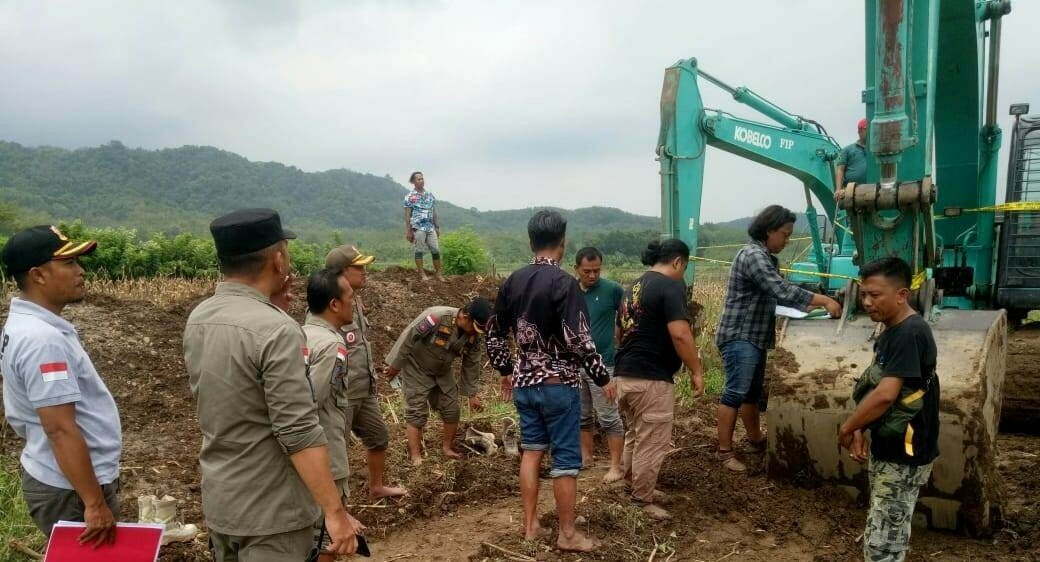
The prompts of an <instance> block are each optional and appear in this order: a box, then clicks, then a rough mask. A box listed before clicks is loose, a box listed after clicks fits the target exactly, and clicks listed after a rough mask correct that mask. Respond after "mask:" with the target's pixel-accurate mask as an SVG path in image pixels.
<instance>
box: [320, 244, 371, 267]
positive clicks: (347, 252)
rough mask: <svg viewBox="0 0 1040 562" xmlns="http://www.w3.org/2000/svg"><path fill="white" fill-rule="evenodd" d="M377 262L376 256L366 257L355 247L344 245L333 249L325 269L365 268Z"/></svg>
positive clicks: (326, 261)
mask: <svg viewBox="0 0 1040 562" xmlns="http://www.w3.org/2000/svg"><path fill="white" fill-rule="evenodd" d="M374 261H376V257H375V256H366V255H365V254H363V253H361V250H358V249H357V247H355V246H350V245H343V246H337V247H335V248H333V249H332V250H331V251H330V252H329V253H328V255H326V256H325V267H332V268H336V269H343V268H345V267H350V266H352V265H353V266H365V265H368V264H370V263H372V262H374Z"/></svg>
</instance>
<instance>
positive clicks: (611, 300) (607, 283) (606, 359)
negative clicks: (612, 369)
mask: <svg viewBox="0 0 1040 562" xmlns="http://www.w3.org/2000/svg"><path fill="white" fill-rule="evenodd" d="M582 292H583V293H584V294H585V305H586V306H588V307H589V326H590V328H591V330H592V340H593V341H595V342H596V351H598V352H599V354H600V355H602V356H603V364H604V365H607V366H611V365H613V364H614V325H615V321H616V320H617V311H618V309H619V308H621V299H622V298H624V296H625V290H624V289H622V288H621V285H618V284H617V283H615V282H613V281H611V280H609V279H600V280H599V282H597V283H596V284H595V285H593V286H592V287H590V288H589V289H588V290H587V291H582Z"/></svg>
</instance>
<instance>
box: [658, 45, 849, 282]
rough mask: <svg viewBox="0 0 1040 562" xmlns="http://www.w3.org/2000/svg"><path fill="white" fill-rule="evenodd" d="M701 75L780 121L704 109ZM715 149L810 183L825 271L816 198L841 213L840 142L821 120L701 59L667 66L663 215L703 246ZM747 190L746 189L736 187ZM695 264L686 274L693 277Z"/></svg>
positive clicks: (819, 261) (812, 222) (661, 140)
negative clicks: (710, 154) (707, 181)
mask: <svg viewBox="0 0 1040 562" xmlns="http://www.w3.org/2000/svg"><path fill="white" fill-rule="evenodd" d="M700 78H704V79H705V80H708V81H709V82H711V83H713V84H715V85H717V86H719V87H720V88H722V89H724V90H726V91H727V92H729V93H730V94H731V95H733V98H734V99H735V100H737V101H739V102H741V103H744V104H745V105H747V106H749V107H751V108H752V109H755V110H756V111H758V112H760V113H762V114H763V115H765V116H766V117H768V118H770V119H772V120H773V121H776V123H777V125H771V124H765V123H758V122H755V121H751V120H748V119H742V118H739V117H736V116H734V115H731V114H729V113H726V112H723V111H720V110H716V109H708V108H705V107H704V104H703V101H702V99H701V92H700V88H699V85H698V81H699V79H700ZM708 146H713V147H715V148H718V149H720V150H724V151H726V152H729V153H731V154H736V155H737V156H741V157H743V158H747V159H748V160H751V161H753V162H757V163H759V164H762V165H763V166H767V167H769V168H773V169H775V170H780V171H782V172H785V173H787V174H790V175H792V176H794V177H795V178H797V179H798V180H800V181H801V182H802V184H803V185H804V186H805V196H806V217H807V219H808V221H809V226H810V235H811V237H812V241H813V259H814V261H815V262H816V265H817V267H818V269H819V271H824V270H825V269H826V260H827V256H826V254H825V252H824V250H823V245H822V240H821V238H820V229H819V225H818V224H817V212H816V208H815V206H814V205H813V201H812V196H815V197H816V199H817V200H818V201H819V203H820V206H821V207H823V211H824V213H825V214H826V216H827V218H828V220H829V221H834V220H836V219H838V218H839V216H838V215H837V214H836V212H837V209H836V206H835V201H834V166H833V162H834V160H835V158H836V157H837V154H838V151H839V150H840V147H839V146H838V144H837V143H836V142H835V141H834V139H832V138H831V137H830V136H829V135H827V134H826V132H825V131H824V130H823V128H822V127H820V126H819V125H818V124H816V123H814V122H812V121H809V120H807V119H805V118H802V117H799V116H797V115H793V114H791V113H788V112H787V111H784V110H783V109H780V108H779V107H777V106H776V105H774V104H772V103H771V102H769V101H768V100H766V99H764V98H762V97H761V96H759V95H758V94H756V93H754V92H753V91H751V90H749V89H747V88H744V87H740V88H733V87H731V86H729V85H727V84H725V83H723V82H722V81H720V80H718V79H717V78H715V77H713V76H711V75H710V74H707V73H706V72H704V71H702V70H700V69H699V68H698V67H697V60H696V59H692V58H691V59H685V60H680V61H679V62H677V63H676V64H675V65H673V66H671V67H670V68H668V69H667V70H666V71H665V78H664V87H663V89H662V92H661V130H660V134H659V137H658V142H657V156H658V160H659V162H660V165H661V172H660V173H661V216H662V217H663V218H664V235H665V236H667V237H673V238H679V239H681V240H683V241H684V242H686V243H687V244H689V245H690V247H691V248H696V247H697V239H698V231H699V229H700V207H701V198H702V195H703V185H704V161H705V150H706V148H707V147H708ZM732 187H733V188H737V189H739V188H741V187H742V186H732ZM693 275H694V267H693V264H691V267H690V268H689V270H688V271H687V281H688V282H692V280H693Z"/></svg>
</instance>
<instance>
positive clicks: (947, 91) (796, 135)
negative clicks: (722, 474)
mask: <svg viewBox="0 0 1040 562" xmlns="http://www.w3.org/2000/svg"><path fill="white" fill-rule="evenodd" d="M864 7H865V10H864V22H865V27H866V33H865V38H866V41H865V50H864V52H865V57H864V77H865V87H864V88H863V90H862V92H861V100H862V102H863V104H864V113H865V115H866V117H867V120H868V123H869V125H868V138H867V149H868V152H869V155H868V167H867V181H866V182H865V183H860V184H855V183H849V184H846V185H841V186H837V185H835V179H834V178H835V173H834V166H835V160H836V157H837V155H838V152H839V150H840V147H839V145H838V144H837V143H836V142H835V141H834V139H833V138H831V136H830V135H829V134H828V133H827V131H826V130H825V129H824V127H823V126H822V125H821V124H819V123H817V122H816V121H814V120H812V119H809V118H807V117H804V116H802V115H798V114H795V113H791V112H789V111H786V110H784V109H781V108H780V107H778V106H777V105H776V104H773V103H771V102H770V101H768V100H767V99H765V98H764V97H762V96H760V95H758V94H756V93H755V92H753V91H752V90H750V89H748V88H745V87H732V86H730V85H728V84H726V83H724V82H723V81H721V80H719V79H718V78H716V77H714V76H712V75H710V74H708V73H707V72H705V71H704V70H702V69H701V68H700V67H699V65H698V61H697V60H696V59H685V60H680V61H679V62H678V63H676V64H675V65H673V66H671V67H669V68H668V69H667V70H666V71H665V78H664V86H663V89H662V94H661V128H660V134H659V140H658V146H657V158H658V160H659V162H660V174H661V191H662V193H661V201H662V218H663V234H664V235H665V236H667V237H677V238H680V239H682V240H684V241H686V242H687V243H688V244H689V245H690V246H691V247H697V237H698V230H699V228H700V206H701V198H702V194H703V180H704V166H705V160H706V158H707V152H706V147H708V146H712V147H715V148H718V149H721V150H724V151H726V152H730V153H732V154H736V155H738V156H741V157H744V158H747V159H749V160H751V161H754V162H757V163H759V164H762V165H764V166H767V167H770V168H774V169H777V170H780V171H783V172H785V173H788V174H790V175H792V176H794V177H796V178H797V179H799V180H800V181H801V182H802V184H803V186H804V192H805V199H806V218H807V222H808V225H809V235H810V236H811V238H812V251H811V253H810V257H809V259H808V260H806V261H804V262H801V263H795V264H793V265H792V266H791V269H793V270H795V271H796V273H791V274H790V275H789V279H790V280H791V281H792V282H797V283H799V284H804V285H811V286H813V287H814V288H816V289H818V290H823V291H826V292H829V293H831V294H834V295H836V296H838V297H839V300H840V301H841V302H842V303H843V314H842V317H841V318H840V319H839V320H829V319H822V318H815V319H814V318H805V319H798V320H794V319H791V320H789V321H786V325H785V327H784V328H783V330H782V339H781V341H780V342H779V343H778V346H779V347H780V348H782V350H780V351H778V353H779V354H782V355H783V356H784V357H785V360H783V361H774V364H773V367H772V368H771V369H770V371H771V375H770V376H771V379H772V380H771V381H770V402H769V409H768V412H767V423H768V436H769V448H768V468H769V471H770V473H772V474H774V475H776V476H789V477H799V478H801V479H803V480H804V479H808V480H821V481H830V482H833V483H836V484H837V485H839V486H843V487H845V488H846V489H847V490H848V491H849V493H850V494H852V495H857V494H860V493H862V492H863V490H865V485H866V478H865V474H864V472H863V470H862V467H860V465H858V464H857V463H855V462H854V461H852V460H851V459H849V458H848V457H847V455H842V454H841V452H840V451H839V449H838V445H837V440H836V437H835V436H836V434H837V430H838V427H839V426H840V424H841V423H842V421H843V420H844V419H845V418H846V417H847V415H848V413H849V412H850V411H851V409H852V407H853V406H854V404H853V403H852V401H851V400H850V393H851V389H852V386H853V381H854V379H855V378H856V377H858V376H859V375H860V373H861V371H862V370H863V369H864V368H865V367H866V366H867V365H868V364H869V363H870V358H871V354H872V345H871V342H872V339H873V338H874V337H875V336H876V334H877V331H878V329H879V327H878V326H876V325H875V324H874V323H873V322H871V321H870V319H869V318H868V317H867V315H865V314H863V313H861V312H860V309H859V307H858V305H857V301H858V293H859V291H858V285H857V281H856V276H857V271H858V267H859V266H860V265H862V264H864V263H868V262H870V261H873V260H875V259H878V258H881V257H886V256H899V257H901V258H903V259H904V260H906V262H907V263H909V264H910V265H911V267H912V268H913V270H914V272H915V274H916V275H915V278H914V287H913V298H912V302H913V305H914V307H915V308H916V309H917V310H918V311H919V312H920V313H921V314H922V315H924V316H925V317H926V318H927V319H928V320H929V321H930V322H931V323H932V326H933V331H934V333H935V336H936V341H937V344H938V346H939V355H940V357H939V364H938V372H939V377H940V382H941V388H942V406H941V421H942V433H941V436H940V448H941V456H940V458H939V460H938V461H936V466H935V469H934V471H933V475H932V480H931V482H930V483H929V484H928V485H927V486H926V488H925V489H924V490H922V494H921V500H920V504H919V510H918V511H919V514H920V516H921V517H924V518H925V519H926V520H927V522H928V523H929V524H930V525H932V526H934V527H938V528H948V529H960V530H964V531H967V532H970V533H978V534H985V533H987V532H989V531H990V530H991V529H992V528H993V525H994V523H995V522H996V521H997V520H998V515H999V508H1000V490H999V484H998V481H997V479H996V478H995V454H994V444H995V438H996V433H997V425H998V422H999V419H1000V410H1001V391H1002V384H1003V379H1004V371H1005V361H1006V353H1007V352H1006V345H1007V318H1008V314H1010V315H1011V316H1012V317H1013V318H1020V317H1022V316H1023V315H1024V313H1025V312H1027V311H1028V310H1030V309H1035V308H1040V283H1032V284H1030V283H1028V282H1027V283H1026V284H1025V285H1022V284H1019V285H1016V286H1010V285H1009V284H1007V283H1006V282H1005V281H1006V280H1007V279H1008V278H1009V276H1008V275H1006V273H1007V272H1006V271H997V269H999V268H1000V267H1005V266H1006V263H1007V260H1006V259H1002V260H998V251H997V249H998V247H1000V248H1002V251H1001V255H1002V256H1007V255H1009V254H1008V252H1011V253H1014V252H1015V251H1016V249H1015V247H1014V246H1015V244H1020V245H1021V244H1028V243H1029V241H1030V240H1032V241H1033V243H1036V242H1037V240H1040V237H1033V238H1029V237H1028V236H1026V237H1024V238H1022V239H1021V240H1019V239H1015V240H1010V239H1009V238H1008V237H1007V236H1005V235H1004V234H1002V233H1001V230H1000V228H999V226H1000V224H999V223H998V221H997V220H996V217H997V215H998V214H1004V215H1009V214H1011V213H1013V212H1017V211H1018V210H1021V208H1022V207H1015V206H1014V205H1008V204H1005V205H1003V206H997V205H996V186H997V157H998V151H999V148H1000V145H1001V139H1002V134H1001V129H1000V127H999V126H998V124H997V110H996V103H997V85H998V74H999V60H1000V34H1001V21H1002V18H1003V16H1005V15H1007V14H1008V13H1010V10H1011V5H1010V2H1009V1H1008V0H984V1H975V0H942V1H939V0H866V1H865V2H864ZM702 81H704V82H707V83H710V84H714V85H715V86H718V87H720V88H722V89H723V90H725V91H727V92H728V93H730V94H731V95H732V96H733V99H734V100H736V101H737V102H740V103H742V104H744V105H746V106H748V107H750V108H752V109H754V110H755V111H757V112H759V113H761V114H762V115H763V116H765V117H766V118H768V119H769V120H771V121H772V123H760V122H756V121H751V120H747V119H742V118H739V117H736V116H734V115H731V114H729V113H726V112H725V111H722V110H718V109H709V108H705V107H704V105H703V103H702V98H701V93H700V89H699V85H700V84H701V83H702ZM731 187H733V186H731ZM769 203H771V201H762V202H761V205H760V206H765V205H767V204H769ZM1034 205H1035V204H1034ZM817 208H819V210H820V211H822V214H820V211H818V210H817ZM1024 208H1031V207H1028V206H1027V207H1024ZM818 217H823V221H821V220H818ZM821 222H823V224H822V225H821ZM1030 224H1034V223H1030ZM824 226H830V228H823V227H824ZM827 230H830V232H831V234H830V235H827V234H826V232H825V231H827ZM1034 234H1040V231H1038V232H1036V233H1034ZM998 239H999V240H1000V244H998V243H997V241H998ZM1009 244H1010V245H1011V246H1012V247H1011V248H1008V245H1009ZM1021 249H1022V248H1018V250H1021ZM998 264H999V265H998ZM1030 264H1031V265H1030ZM1019 265H1020V266H1021V265H1022V264H1019ZM1022 267H1026V268H1029V267H1033V268H1034V269H1033V270H1032V275H1033V276H1034V277H1035V279H1036V280H1040V259H1036V260H1033V261H1032V262H1028V263H1025V265H1024V266H1022ZM695 271H696V262H694V263H693V264H691V268H690V270H689V271H688V272H687V276H688V277H687V281H688V282H689V283H690V284H692V282H693V277H694V274H695ZM1027 277H1028V276H1027ZM1020 278H1021V276H1019V277H1018V279H1020ZM776 356H777V354H774V359H775V358H776Z"/></svg>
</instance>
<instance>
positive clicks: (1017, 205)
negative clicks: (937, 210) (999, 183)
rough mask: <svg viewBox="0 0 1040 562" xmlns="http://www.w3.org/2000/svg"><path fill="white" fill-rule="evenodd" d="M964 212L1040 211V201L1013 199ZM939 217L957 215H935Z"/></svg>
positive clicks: (964, 210)
mask: <svg viewBox="0 0 1040 562" xmlns="http://www.w3.org/2000/svg"><path fill="white" fill-rule="evenodd" d="M960 211H961V212H962V213H996V212H1005V213H1023V212H1031V211H1040V201H1012V202H1011V203H1001V204H1000V205H989V206H987V207H976V208H974V209H961V210H960ZM935 218H937V219H948V218H956V216H953V217H948V216H946V215H935Z"/></svg>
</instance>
